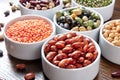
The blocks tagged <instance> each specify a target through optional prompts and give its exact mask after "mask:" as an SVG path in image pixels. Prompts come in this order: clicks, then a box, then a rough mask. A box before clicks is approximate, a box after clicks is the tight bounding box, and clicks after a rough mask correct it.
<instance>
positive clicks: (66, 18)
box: [56, 7, 101, 31]
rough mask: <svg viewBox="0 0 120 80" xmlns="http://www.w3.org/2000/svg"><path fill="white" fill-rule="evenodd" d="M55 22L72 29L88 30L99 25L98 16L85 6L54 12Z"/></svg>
mask: <svg viewBox="0 0 120 80" xmlns="http://www.w3.org/2000/svg"><path fill="white" fill-rule="evenodd" d="M56 18H57V19H56V20H57V24H58V25H60V26H61V27H63V28H65V29H68V30H72V31H88V30H92V29H95V28H97V27H99V25H100V23H101V20H100V16H99V15H98V14H96V13H94V12H91V11H89V10H87V9H85V8H80V7H77V8H72V9H67V10H65V11H57V12H56Z"/></svg>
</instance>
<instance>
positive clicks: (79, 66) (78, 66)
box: [75, 63, 83, 68]
mask: <svg viewBox="0 0 120 80" xmlns="http://www.w3.org/2000/svg"><path fill="white" fill-rule="evenodd" d="M75 66H76V68H81V67H83V66H82V64H79V63H76V64H75Z"/></svg>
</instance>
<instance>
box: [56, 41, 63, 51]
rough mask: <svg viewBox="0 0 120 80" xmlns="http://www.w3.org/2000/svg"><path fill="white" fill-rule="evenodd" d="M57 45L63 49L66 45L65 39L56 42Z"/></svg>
mask: <svg viewBox="0 0 120 80" xmlns="http://www.w3.org/2000/svg"><path fill="white" fill-rule="evenodd" d="M55 46H56V47H57V48H58V49H62V48H64V47H65V42H64V41H58V42H56V43H55Z"/></svg>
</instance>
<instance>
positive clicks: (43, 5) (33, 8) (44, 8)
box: [19, 0, 62, 20]
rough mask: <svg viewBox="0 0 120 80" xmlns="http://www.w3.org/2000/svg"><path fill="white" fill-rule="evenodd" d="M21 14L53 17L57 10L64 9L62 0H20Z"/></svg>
mask: <svg viewBox="0 0 120 80" xmlns="http://www.w3.org/2000/svg"><path fill="white" fill-rule="evenodd" d="M19 6H20V10H21V15H26V14H37V15H41V16H45V17H48V18H49V19H51V20H52V19H53V15H54V13H55V12H56V10H60V9H62V2H61V0H19Z"/></svg>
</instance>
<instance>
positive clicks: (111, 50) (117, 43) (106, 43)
mask: <svg viewBox="0 0 120 80" xmlns="http://www.w3.org/2000/svg"><path fill="white" fill-rule="evenodd" d="M99 45H100V48H101V51H102V55H103V57H105V58H106V59H107V60H109V61H111V62H113V63H115V64H118V65H120V19H116V20H111V21H109V22H106V23H105V24H104V25H103V26H102V27H101V29H100V38H99Z"/></svg>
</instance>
